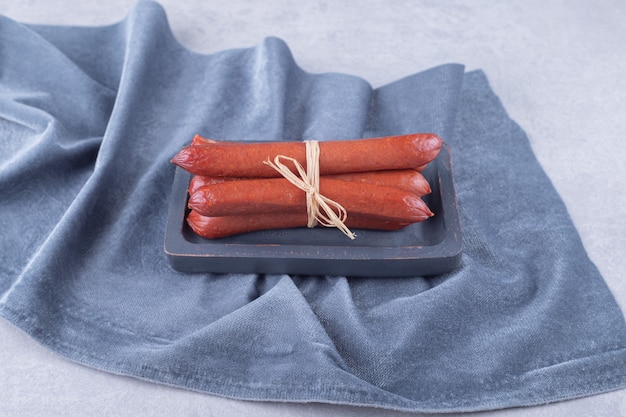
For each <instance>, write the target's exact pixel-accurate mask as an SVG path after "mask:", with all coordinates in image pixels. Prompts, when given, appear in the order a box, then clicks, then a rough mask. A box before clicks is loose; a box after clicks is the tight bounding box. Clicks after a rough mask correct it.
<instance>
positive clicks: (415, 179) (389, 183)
mask: <svg viewBox="0 0 626 417" xmlns="http://www.w3.org/2000/svg"><path fill="white" fill-rule="evenodd" d="M322 178H327V179H335V180H342V181H353V182H364V183H367V184H374V185H383V186H385V187H393V188H398V189H400V190H404V191H408V192H410V193H413V194H415V195H416V196H418V197H421V196H424V195H427V194H430V193H431V191H432V190H431V188H430V184H428V181H427V180H426V178H424V176H423V175H422V174H421V173H419V172H417V171H416V170H413V169H394V170H387V171H370V172H355V173H348V174H335V175H324V176H323V177H322ZM241 179H242V178H232V177H206V176H203V175H194V176H192V178H191V181H190V183H189V194H190V195H191V194H193V193H194V192H195V191H196V190H197V189H198V188H200V187H202V186H204V185H212V184H220V183H222V182H226V181H235V180H241Z"/></svg>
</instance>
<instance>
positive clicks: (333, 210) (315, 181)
mask: <svg viewBox="0 0 626 417" xmlns="http://www.w3.org/2000/svg"><path fill="white" fill-rule="evenodd" d="M304 144H305V146H306V171H305V170H304V168H303V167H302V165H301V164H300V163H299V162H298V161H297V160H296V159H294V158H291V157H289V156H285V155H277V156H276V157H274V162H272V161H270V160H269V159H267V160H266V161H263V162H264V163H265V164H267V165H269V166H271V167H272V168H274V169H275V170H276V171H278V172H279V173H280V174H281V175H282V176H283V177H285V178H286V179H287V180H288V181H289V182H290V183H292V184H293V185H295V186H296V187H298V188H299V189H301V190H302V191H304V192H305V193H306V210H307V216H308V220H307V227H310V228H311V227H315V226H316V225H317V224H318V223H319V224H321V225H323V226H327V227H336V228H338V229H339V230H341V231H342V232H343V233H344V234H345V235H346V236H348V237H349V238H350V239H354V238H355V237H356V235H355V234H354V233H352V231H351V230H350V229H349V228H348V227H347V226H346V225H345V221H346V219H347V218H348V213H347V212H346V209H344V208H343V206H342V205H341V204H339V203H337V202H336V201H334V200H331V199H330V198H327V197H324V196H323V195H322V194H320V164H319V159H320V146H319V143H318V141H316V140H306V141H304ZM283 160H285V161H289V162H291V163H292V164H293V165H294V167H295V168H296V171H297V172H298V175H296V174H295V173H294V172H293V171H292V170H291V169H289V167H288V166H287V165H285V164H284V163H283V162H282V161H283Z"/></svg>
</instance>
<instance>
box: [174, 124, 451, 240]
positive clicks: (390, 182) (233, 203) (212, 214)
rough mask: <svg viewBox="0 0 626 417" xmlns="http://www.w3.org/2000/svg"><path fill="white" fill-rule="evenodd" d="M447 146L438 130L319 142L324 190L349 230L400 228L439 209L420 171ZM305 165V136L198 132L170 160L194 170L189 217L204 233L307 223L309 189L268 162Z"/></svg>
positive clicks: (208, 235)
mask: <svg viewBox="0 0 626 417" xmlns="http://www.w3.org/2000/svg"><path fill="white" fill-rule="evenodd" d="M441 146H442V141H441V139H440V138H439V137H438V136H437V135H434V134H410V135H403V136H388V137H381V138H372V139H358V140H343V141H328V142H320V143H319V149H320V155H319V173H320V180H319V192H320V194H322V195H324V196H325V197H327V198H329V199H331V200H334V201H335V202H337V203H339V204H340V205H341V206H343V208H344V209H345V210H346V212H347V218H346V220H345V225H346V226H347V227H350V228H363V229H378V230H398V229H401V228H403V227H406V226H408V225H410V224H413V223H416V222H421V221H424V220H426V219H428V218H430V217H432V216H433V215H434V214H433V213H432V212H431V211H430V209H429V208H428V206H427V205H426V203H424V201H423V200H422V199H421V197H422V196H424V195H426V194H429V193H430V192H431V189H430V186H429V184H428V182H427V180H426V179H425V178H424V176H423V175H422V174H421V171H422V170H423V169H424V168H425V167H426V166H427V165H428V164H429V163H430V162H431V161H433V160H434V159H435V158H436V157H437V155H438V154H439V151H440V149H441ZM276 155H284V156H288V157H290V158H293V159H295V160H296V161H298V162H299V163H300V164H302V165H304V166H306V155H305V146H304V143H302V142H258V143H249V142H248V143H244V142H221V141H220V142H217V141H213V140H210V139H205V138H203V137H201V136H199V135H196V136H195V137H194V139H193V141H192V143H191V144H190V145H189V146H187V147H185V148H183V149H182V150H181V151H180V152H179V153H178V154H176V156H175V157H174V158H173V159H172V161H171V162H172V163H174V164H175V165H177V166H179V167H181V168H183V169H185V170H186V171H188V172H190V173H191V174H193V176H192V180H191V182H190V184H189V201H188V207H189V209H190V211H189V214H188V215H187V223H188V224H189V226H190V227H191V229H192V230H193V231H194V232H195V233H196V234H198V235H199V236H202V237H204V238H208V239H216V238H221V237H226V236H231V235H235V234H239V233H246V232H252V231H257V230H268V229H285V228H294V227H304V226H306V225H307V221H308V219H307V207H306V205H307V200H306V195H305V193H304V192H303V191H302V190H300V189H298V188H297V187H295V186H294V185H293V184H292V183H290V182H289V181H288V180H287V179H285V178H283V177H282V176H281V174H280V173H279V172H278V171H276V170H275V169H274V168H272V167H270V166H268V164H266V163H265V161H267V160H268V159H272V158H274V157H275V156H276Z"/></svg>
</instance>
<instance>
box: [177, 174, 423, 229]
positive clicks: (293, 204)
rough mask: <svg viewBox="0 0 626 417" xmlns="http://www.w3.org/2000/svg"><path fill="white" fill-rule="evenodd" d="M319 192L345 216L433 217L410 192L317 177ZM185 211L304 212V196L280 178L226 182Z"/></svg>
mask: <svg viewBox="0 0 626 417" xmlns="http://www.w3.org/2000/svg"><path fill="white" fill-rule="evenodd" d="M319 191H320V193H321V194H322V195H323V196H325V197H327V198H329V199H331V200H334V201H336V202H337V203H339V204H341V205H342V206H343V207H344V208H345V209H346V211H347V212H348V214H349V215H353V214H360V215H367V216H369V217H374V218H379V219H385V220H393V221H397V222H404V223H414V222H419V221H423V220H426V219H427V218H429V217H431V216H433V213H432V212H431V211H430V209H429V208H428V206H427V205H426V203H424V201H423V200H422V199H421V198H420V197H418V196H416V195H414V194H413V193H410V192H407V191H403V190H399V189H396V188H392V187H385V186H381V185H374V184H368V183H362V182H348V181H341V180H335V179H328V178H321V179H320V188H319ZM188 206H189V208H191V209H193V210H196V211H197V212H198V213H200V214H202V215H203V216H209V217H216V216H232V215H253V214H267V213H276V212H283V213H285V212H298V213H306V194H305V192H304V191H302V190H300V189H299V188H297V187H295V186H294V185H293V184H291V183H290V182H289V181H288V180H286V179H284V178H272V179H250V180H238V181H226V182H223V183H221V184H213V185H207V186H203V187H200V188H198V189H197V190H196V191H195V192H194V193H193V194H191V195H190V196H189V201H188Z"/></svg>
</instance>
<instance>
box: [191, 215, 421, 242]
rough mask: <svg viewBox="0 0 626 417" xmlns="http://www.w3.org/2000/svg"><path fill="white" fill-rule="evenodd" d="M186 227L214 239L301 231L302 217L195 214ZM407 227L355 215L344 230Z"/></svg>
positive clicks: (390, 229)
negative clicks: (249, 233)
mask: <svg viewBox="0 0 626 417" xmlns="http://www.w3.org/2000/svg"><path fill="white" fill-rule="evenodd" d="M187 224H188V225H189V227H190V228H191V230H193V232H194V233H196V234H197V235H198V236H201V237H203V238H206V239H218V238H223V237H228V236H233V235H237V234H241V233H248V232H255V231H259V230H270V229H289V228H295V227H305V226H306V224H307V215H306V213H268V214H255V215H251V216H250V215H238V216H221V217H207V216H203V215H201V214H200V213H198V212H197V211H195V210H192V211H191V212H189V214H188V215H187ZM408 225H409V223H402V222H396V221H391V220H381V219H376V218H368V217H367V216H362V215H358V214H354V215H349V216H348V219H347V220H346V226H348V227H350V228H354V229H376V230H386V231H392V230H399V229H402V228H404V227H406V226H408Z"/></svg>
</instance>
